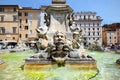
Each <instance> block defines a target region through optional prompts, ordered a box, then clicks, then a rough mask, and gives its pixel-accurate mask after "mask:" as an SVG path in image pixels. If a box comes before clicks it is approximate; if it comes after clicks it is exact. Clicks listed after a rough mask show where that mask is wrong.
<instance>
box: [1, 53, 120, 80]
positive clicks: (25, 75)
mask: <svg viewBox="0 0 120 80" xmlns="http://www.w3.org/2000/svg"><path fill="white" fill-rule="evenodd" d="M33 53H34V52H33V51H24V52H15V53H8V52H7V53H1V54H0V59H3V60H4V61H5V64H4V65H0V80H120V66H118V65H116V64H115V61H116V60H117V59H118V58H120V54H116V53H108V52H91V51H87V53H88V54H89V55H91V56H92V57H93V58H94V59H95V60H96V61H97V67H98V70H99V72H98V71H96V70H71V69H69V67H61V68H53V69H50V70H46V71H24V70H22V65H24V59H25V58H28V57H29V56H30V55H32V54H33Z"/></svg>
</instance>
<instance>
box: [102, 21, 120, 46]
mask: <svg viewBox="0 0 120 80" xmlns="http://www.w3.org/2000/svg"><path fill="white" fill-rule="evenodd" d="M103 45H105V46H111V45H120V23H113V24H105V25H104V26H103Z"/></svg>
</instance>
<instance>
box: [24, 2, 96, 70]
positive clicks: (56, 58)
mask: <svg viewBox="0 0 120 80" xmlns="http://www.w3.org/2000/svg"><path fill="white" fill-rule="evenodd" d="M65 3H66V0H52V5H50V6H48V7H47V8H46V10H45V11H46V13H47V15H45V20H46V25H44V26H43V27H39V28H38V29H36V31H37V32H38V36H39V40H38V42H37V45H39V46H38V48H39V49H40V50H39V53H38V54H35V55H32V56H30V57H29V58H26V59H25V66H24V68H25V70H30V69H32V70H33V69H35V70H41V69H42V70H43V69H45V70H46V69H50V68H52V67H54V66H56V67H64V66H68V67H70V68H71V69H97V67H96V61H95V60H94V59H93V58H92V57H91V56H89V55H87V54H86V51H85V49H84V46H83V43H82V42H83V40H82V39H81V38H80V37H81V33H82V30H81V29H80V28H78V27H76V26H75V24H74V23H73V15H72V11H73V10H72V8H71V7H70V6H69V5H66V4H65Z"/></svg>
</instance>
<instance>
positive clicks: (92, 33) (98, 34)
mask: <svg viewBox="0 0 120 80" xmlns="http://www.w3.org/2000/svg"><path fill="white" fill-rule="evenodd" d="M74 22H75V25H76V26H77V27H80V28H81V29H82V31H83V32H82V36H83V38H84V41H85V43H84V45H88V47H89V46H91V45H92V44H93V43H94V42H96V41H97V42H98V44H99V45H100V46H102V26H101V22H102V19H101V17H100V16H97V15H96V13H95V12H77V13H74Z"/></svg>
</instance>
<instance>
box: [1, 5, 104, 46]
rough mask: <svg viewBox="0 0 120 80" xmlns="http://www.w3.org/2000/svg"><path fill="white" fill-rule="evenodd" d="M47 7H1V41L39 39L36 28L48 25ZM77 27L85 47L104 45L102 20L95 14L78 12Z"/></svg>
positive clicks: (75, 19)
mask: <svg viewBox="0 0 120 80" xmlns="http://www.w3.org/2000/svg"><path fill="white" fill-rule="evenodd" d="M46 7H47V6H41V8H39V9H33V8H31V7H19V6H18V5H0V38H1V40H16V41H22V42H26V41H32V40H35V39H37V38H38V36H37V32H36V28H38V27H44V25H46V23H45V18H44V16H45V15H46V13H45V9H46ZM73 17H74V22H75V26H76V27H80V28H81V29H82V31H83V32H82V37H83V38H84V41H86V42H85V43H84V44H85V45H89V46H90V45H92V43H94V42H95V41H97V42H99V45H100V46H101V45H102V26H101V22H102V19H101V18H100V17H99V16H97V15H96V13H95V12H76V13H74V14H73Z"/></svg>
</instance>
